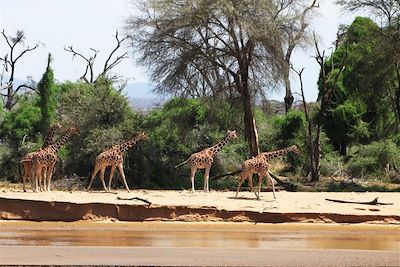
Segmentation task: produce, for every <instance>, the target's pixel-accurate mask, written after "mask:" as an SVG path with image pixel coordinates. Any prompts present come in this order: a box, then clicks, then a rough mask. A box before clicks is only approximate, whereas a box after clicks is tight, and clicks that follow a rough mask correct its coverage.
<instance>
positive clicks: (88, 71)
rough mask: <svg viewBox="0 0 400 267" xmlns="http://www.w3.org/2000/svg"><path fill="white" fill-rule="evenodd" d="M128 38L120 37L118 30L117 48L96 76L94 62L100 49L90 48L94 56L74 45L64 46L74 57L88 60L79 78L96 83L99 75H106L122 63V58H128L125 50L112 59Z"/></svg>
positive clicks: (116, 36)
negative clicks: (79, 50)
mask: <svg viewBox="0 0 400 267" xmlns="http://www.w3.org/2000/svg"><path fill="white" fill-rule="evenodd" d="M128 38H129V37H128V36H126V37H124V38H122V39H120V38H119V35H118V31H116V33H115V39H116V41H117V44H116V46H115V48H114V49H113V50H112V51H111V52H110V54H109V55H108V58H107V59H106V61H105V63H104V67H103V70H102V72H101V73H100V74H99V75H97V77H95V74H94V62H95V59H96V57H97V54H98V52H99V51H98V50H95V49H93V48H90V50H92V51H93V55H92V56H85V55H84V54H82V53H80V52H77V51H76V50H74V49H73V47H72V46H68V47H64V50H65V51H67V52H69V53H72V58H74V57H80V58H81V59H83V60H84V61H85V62H86V68H85V72H84V73H83V75H82V76H81V77H80V78H79V79H80V80H82V81H84V82H85V83H95V82H96V81H97V80H98V78H99V77H105V76H106V75H107V74H108V73H109V72H110V71H111V69H112V68H114V67H115V66H117V65H118V64H119V63H121V61H122V60H124V59H126V58H128V52H125V53H123V54H122V55H118V56H116V58H115V59H114V60H112V58H113V57H114V56H115V53H116V52H117V51H118V50H119V49H120V48H121V46H122V43H123V42H125V41H126V40H127V39H128ZM87 75H89V77H88V78H87V77H86V76H87ZM113 78H115V79H118V78H119V77H118V76H115V77H113Z"/></svg>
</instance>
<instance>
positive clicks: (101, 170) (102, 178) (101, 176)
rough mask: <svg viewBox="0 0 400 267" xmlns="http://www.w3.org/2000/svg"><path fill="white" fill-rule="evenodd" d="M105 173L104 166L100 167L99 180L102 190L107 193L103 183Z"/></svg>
mask: <svg viewBox="0 0 400 267" xmlns="http://www.w3.org/2000/svg"><path fill="white" fill-rule="evenodd" d="M105 171H106V166H102V167H101V169H100V180H101V183H102V184H103V188H104V190H105V191H106V192H108V189H107V187H106V183H105V182H104V173H105Z"/></svg>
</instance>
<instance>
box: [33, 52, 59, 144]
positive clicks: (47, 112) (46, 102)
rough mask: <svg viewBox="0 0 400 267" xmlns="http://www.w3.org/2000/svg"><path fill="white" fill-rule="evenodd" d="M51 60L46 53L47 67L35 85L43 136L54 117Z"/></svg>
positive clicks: (54, 103)
mask: <svg viewBox="0 0 400 267" xmlns="http://www.w3.org/2000/svg"><path fill="white" fill-rule="evenodd" d="M51 61H52V58H51V54H49V55H48V58H47V67H46V71H45V73H44V74H43V76H42V79H41V80H40V81H39V83H38V85H37V91H38V94H39V101H38V102H39V103H38V105H39V108H40V112H41V114H42V117H41V120H40V128H41V129H40V130H41V133H42V136H43V138H44V137H45V136H46V133H47V132H48V130H49V129H50V127H51V124H52V123H53V122H54V120H55V118H56V108H57V103H56V96H57V87H56V84H55V82H54V74H53V70H52V68H51V66H50V63H51Z"/></svg>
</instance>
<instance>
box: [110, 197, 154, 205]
mask: <svg viewBox="0 0 400 267" xmlns="http://www.w3.org/2000/svg"><path fill="white" fill-rule="evenodd" d="M117 200H140V201H143V202H145V203H147V204H149V205H151V204H152V203H151V202H150V201H148V200H147V199H144V198H140V197H131V198H124V197H117Z"/></svg>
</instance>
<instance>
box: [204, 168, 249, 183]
mask: <svg viewBox="0 0 400 267" xmlns="http://www.w3.org/2000/svg"><path fill="white" fill-rule="evenodd" d="M241 171H242V169H239V170H236V171H232V172H227V173H224V174H219V175H215V176H213V177H211V178H210V179H211V180H218V179H220V178H222V177H226V176H230V175H236V174H239V173H240V172H241Z"/></svg>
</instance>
